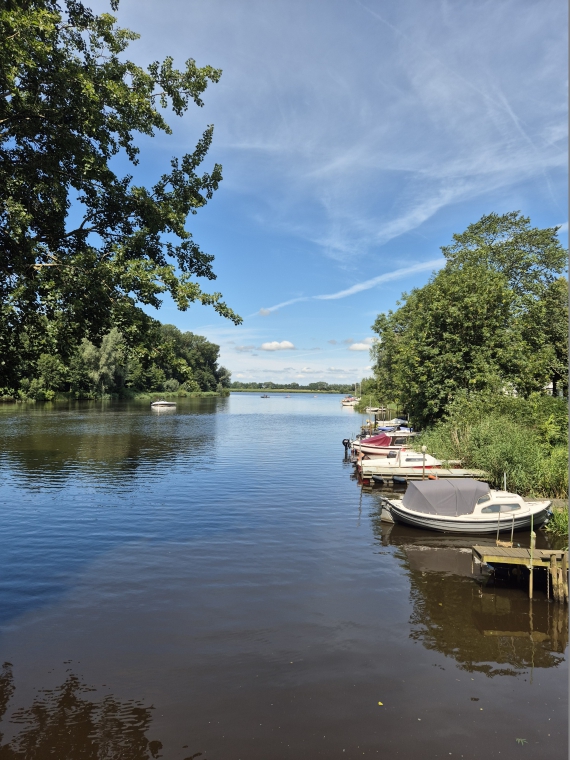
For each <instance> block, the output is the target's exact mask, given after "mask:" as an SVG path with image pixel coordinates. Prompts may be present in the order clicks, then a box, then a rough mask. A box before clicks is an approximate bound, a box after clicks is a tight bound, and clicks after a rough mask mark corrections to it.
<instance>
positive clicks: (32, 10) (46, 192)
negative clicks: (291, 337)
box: [0, 0, 241, 386]
mask: <svg viewBox="0 0 570 760" xmlns="http://www.w3.org/2000/svg"><path fill="white" fill-rule="evenodd" d="M117 5H118V2H117V0H112V1H111V6H112V9H113V10H116V8H117ZM0 35H1V37H2V41H3V43H2V46H1V47H0V90H1V92H2V96H1V98H0V188H1V190H0V193H1V195H0V238H1V241H2V244H1V246H0V386H3V385H10V384H12V385H13V384H14V380H15V378H16V377H17V375H18V366H19V365H20V364H21V363H22V362H36V361H37V360H38V357H39V356H40V355H41V354H42V353H47V352H46V350H45V348H46V346H45V344H46V342H47V343H49V342H50V341H51V342H52V343H55V345H56V348H57V353H58V355H60V356H61V357H63V358H64V359H65V360H67V359H69V357H70V356H71V355H72V354H73V352H74V350H75V347H76V346H77V345H78V343H79V342H80V341H81V340H82V339H83V338H84V337H85V338H87V339H89V340H91V341H93V342H94V343H95V344H97V345H99V343H100V340H101V338H102V337H103V335H105V334H107V333H108V332H109V331H110V330H111V328H112V327H113V326H118V327H119V328H120V329H121V331H122V332H123V334H126V331H127V324H128V322H129V319H128V318H129V317H134V318H135V319H136V314H135V312H134V311H133V309H132V306H133V304H134V303H137V302H138V303H142V304H149V305H152V306H155V307H158V306H159V305H160V302H161V298H160V297H161V295H162V294H164V293H169V294H170V295H171V296H172V298H173V299H174V301H175V302H176V304H177V306H178V308H180V309H186V308H188V306H189V305H190V304H191V303H193V302H196V301H198V302H200V303H202V304H209V305H211V306H213V307H214V309H215V310H216V311H217V312H218V313H219V314H221V315H222V316H224V317H227V318H229V319H231V320H232V321H234V322H235V323H239V322H241V319H240V317H238V316H237V315H236V314H234V312H233V311H232V310H231V309H229V308H228V307H227V306H226V304H224V303H223V301H222V300H221V294H220V293H212V294H208V293H204V292H203V291H202V290H201V288H200V286H199V284H198V282H197V281H196V278H201V277H204V278H207V279H210V280H213V279H215V274H214V272H213V270H212V260H213V257H212V256H210V255H207V254H205V253H203V252H202V251H201V250H200V247H199V246H198V244H197V243H196V242H195V241H194V239H193V238H192V235H191V233H190V232H189V231H188V230H187V229H186V226H185V225H186V222H187V219H188V218H189V216H190V215H191V214H195V213H196V212H197V210H198V209H199V208H202V207H203V206H205V205H206V203H207V202H208V200H210V199H211V197H212V195H213V193H214V192H215V190H216V189H217V188H218V185H219V183H220V181H221V180H222V170H221V167H220V166H219V165H218V164H215V165H214V167H213V168H212V169H211V171H209V172H208V171H202V173H198V172H199V168H200V166H201V164H202V163H203V161H204V159H205V158H206V154H207V152H208V149H209V147H210V145H211V142H212V136H213V127H212V126H209V127H207V129H206V130H205V131H204V133H203V135H202V137H201V138H200V139H199V141H198V143H197V145H196V147H195V149H194V150H193V152H191V153H188V154H186V155H184V156H182V157H181V158H180V159H177V158H174V159H173V160H172V161H171V165H170V168H169V170H168V171H166V173H164V174H163V175H162V176H161V177H160V178H159V179H158V181H157V182H156V183H155V184H154V185H153V186H152V187H149V188H146V187H141V186H136V185H135V184H133V182H132V177H131V176H129V175H126V176H119V175H118V174H117V173H116V171H115V168H114V167H116V166H118V164H117V163H116V162H115V161H113V157H114V156H116V155H117V154H123V155H125V156H126V158H127V159H128V160H129V161H130V162H132V163H133V164H136V163H137V162H138V153H139V148H138V147H137V146H136V144H135V138H136V136H137V135H146V136H153V135H155V134H156V133H157V132H165V133H167V134H168V133H170V132H171V130H170V128H169V126H168V124H167V123H166V121H165V119H164V115H163V114H164V109H166V108H167V107H170V108H171V109H172V110H173V111H174V113H175V114H177V115H181V114H182V113H184V112H185V111H186V110H187V108H188V107H189V105H190V103H191V102H192V103H194V104H195V105H197V106H201V105H202V104H203V103H202V99H201V96H202V94H203V93H204V91H205V90H206V88H207V86H208V84H209V83H210V82H217V81H218V80H219V78H220V75H221V72H220V70H218V69H214V68H212V67H211V66H204V67H201V68H200V67H198V66H197V65H196V63H195V61H194V60H192V59H189V60H187V61H186V64H185V67H184V69H182V70H178V69H176V68H174V66H173V60H172V59H171V58H167V59H166V60H165V61H164V62H162V63H160V62H154V63H151V64H150V65H149V66H148V67H147V68H146V69H144V68H142V67H140V66H137V65H135V64H134V63H133V62H132V61H129V60H127V59H126V58H125V55H124V53H125V50H126V48H127V47H128V45H129V43H130V42H131V41H132V40H135V39H137V38H138V35H136V34H135V33H133V32H131V31H129V30H127V29H121V28H119V27H118V26H117V24H116V19H115V18H114V17H113V16H112V15H110V14H108V13H103V14H101V15H96V14H94V13H93V12H91V11H90V10H89V9H87V8H85V7H84V6H83V5H82V3H80V2H78V1H77V0H28V1H27V2H25V3H16V2H4V3H2V4H0ZM45 318H47V319H48V321H49V324H50V329H51V335H50V336H46V335H45V334H44V332H43V327H44V322H45Z"/></svg>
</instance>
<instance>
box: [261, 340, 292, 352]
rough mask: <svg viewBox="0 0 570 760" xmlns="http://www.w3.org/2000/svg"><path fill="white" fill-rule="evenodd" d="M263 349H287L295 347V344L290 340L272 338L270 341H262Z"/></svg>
mask: <svg viewBox="0 0 570 760" xmlns="http://www.w3.org/2000/svg"><path fill="white" fill-rule="evenodd" d="M260 348H261V350H262V351H287V350H291V349H294V348H295V346H294V345H293V344H292V343H291V341H289V340H282V341H281V342H279V341H277V340H272V341H271V342H270V343H262V344H261V346H260Z"/></svg>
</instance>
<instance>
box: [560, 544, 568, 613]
mask: <svg viewBox="0 0 570 760" xmlns="http://www.w3.org/2000/svg"><path fill="white" fill-rule="evenodd" d="M561 574H562V594H563V596H564V602H566V604H568V552H562V571H561ZM560 601H562V599H561V600H560Z"/></svg>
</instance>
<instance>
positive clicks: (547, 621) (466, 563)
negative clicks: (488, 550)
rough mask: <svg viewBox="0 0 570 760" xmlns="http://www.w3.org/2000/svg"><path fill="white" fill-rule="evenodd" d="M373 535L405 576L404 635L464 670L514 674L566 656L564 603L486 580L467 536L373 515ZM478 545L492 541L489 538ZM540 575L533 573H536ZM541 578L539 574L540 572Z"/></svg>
mask: <svg viewBox="0 0 570 760" xmlns="http://www.w3.org/2000/svg"><path fill="white" fill-rule="evenodd" d="M373 528H374V532H375V535H376V538H377V540H378V541H380V542H381V543H382V544H383V545H385V546H396V547H398V550H397V556H398V557H399V558H400V560H401V562H402V565H403V567H404V568H405V569H406V571H407V574H408V577H409V580H410V598H411V601H412V604H413V612H412V615H411V618H410V625H411V631H410V637H411V638H412V639H414V640H416V641H419V642H421V643H422V644H423V645H424V647H426V648H427V649H433V650H436V651H438V652H441V653H442V654H444V655H446V656H447V657H452V658H453V659H454V660H455V661H456V662H457V664H458V666H459V667H460V668H461V669H463V670H466V671H468V672H474V671H478V672H481V673H485V674H486V675H488V676H497V675H511V676H515V675H520V674H522V673H525V672H527V671H529V670H531V672H532V670H533V669H534V668H552V667H556V666H557V665H559V664H560V663H561V662H563V661H564V653H565V651H566V647H567V645H568V607H567V606H565V605H559V604H553V603H549V602H548V601H547V599H546V595H544V596H542V598H541V596H540V594H541V590H540V588H539V589H538V591H537V596H538V599H535V601H534V602H533V603H532V604H531V603H530V602H529V600H528V597H527V591H526V586H525V587H523V588H516V587H515V588H512V587H500V586H498V585H497V586H495V585H493V584H490V585H485V582H484V581H485V578H484V576H481V574H480V569H479V568H478V567H477V566H473V565H472V562H471V544H472V543H473V539H472V538H470V537H468V536H467V537H462V536H456V535H453V536H446V535H444V534H437V533H430V532H429V531H420V530H414V529H413V528H409V527H407V526H402V525H398V524H396V525H390V524H388V523H383V522H381V521H380V519H379V516H378V514H374V515H373ZM477 543H490V544H494V540H493V539H492V538H479V537H478V538H477ZM537 575H538V574H537ZM539 580H540V578H539Z"/></svg>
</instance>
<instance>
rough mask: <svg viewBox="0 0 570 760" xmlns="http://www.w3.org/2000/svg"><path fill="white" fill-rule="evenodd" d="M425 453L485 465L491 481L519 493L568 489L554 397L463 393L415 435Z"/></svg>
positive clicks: (559, 409)
mask: <svg viewBox="0 0 570 760" xmlns="http://www.w3.org/2000/svg"><path fill="white" fill-rule="evenodd" d="M419 443H420V445H421V444H425V445H426V446H427V447H428V451H429V452H430V453H434V454H435V455H436V456H437V457H439V458H440V459H444V460H445V459H460V460H462V463H463V466H464V467H473V468H476V469H481V470H485V471H486V472H487V473H488V474H489V481H490V483H491V485H494V486H500V485H501V484H502V481H503V473H506V475H507V488H509V490H512V491H516V492H517V493H520V494H522V495H524V496H526V495H529V494H533V495H535V496H546V497H550V498H565V497H566V496H567V494H568V437H567V411H566V406H565V404H564V403H563V402H562V401H561V400H559V399H547V398H546V399H545V397H539V398H534V399H530V400H526V399H513V398H508V397H505V398H499V399H489V398H486V399H481V398H477V397H475V398H474V397H471V398H468V397H463V398H462V399H459V400H458V401H457V402H455V403H454V404H453V405H452V407H451V408H450V410H449V414H448V416H447V417H446V419H444V420H442V421H440V422H438V423H437V424H436V425H434V426H433V427H431V428H429V429H427V430H426V431H425V432H424V433H422V435H421V440H420V441H419Z"/></svg>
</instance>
